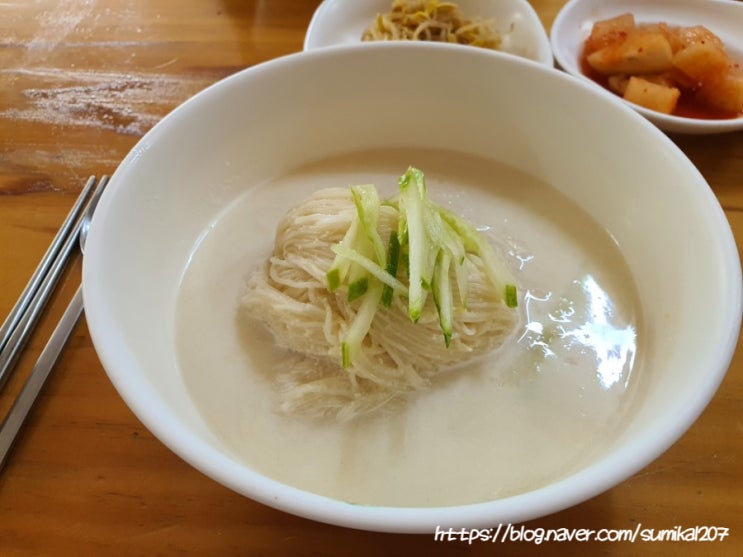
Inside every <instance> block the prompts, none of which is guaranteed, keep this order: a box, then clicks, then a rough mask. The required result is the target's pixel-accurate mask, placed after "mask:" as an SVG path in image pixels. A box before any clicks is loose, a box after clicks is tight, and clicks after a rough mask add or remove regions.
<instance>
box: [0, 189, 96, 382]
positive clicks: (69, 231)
mask: <svg viewBox="0 0 743 557" xmlns="http://www.w3.org/2000/svg"><path fill="white" fill-rule="evenodd" d="M107 181H108V178H107V177H104V178H102V179H101V180H100V181H98V180H96V179H95V177H91V178H90V179H89V180H88V182H87V184H86V186H85V188H84V191H83V193H84V195H83V194H81V196H80V197H79V198H78V201H77V202H76V203H75V206H74V207H73V209H72V211H70V217H68V218H69V221H70V222H69V224H68V221H67V220H65V222H64V224H63V226H62V229H60V232H59V233H58V234H57V237H55V239H54V241H53V242H52V247H53V248H54V249H52V247H50V249H49V251H48V252H47V255H48V256H49V258H50V260H49V261H48V262H43V263H44V264H43V265H42V264H40V265H39V267H38V268H37V271H36V272H35V273H34V276H33V277H32V279H31V281H30V282H29V285H28V286H27V287H26V290H24V292H23V294H22V295H21V299H19V301H18V302H17V303H16V306H15V307H14V309H13V312H11V313H14V314H13V315H11V316H9V318H8V319H6V323H9V324H10V325H11V326H9V330H8V333H7V339H6V340H4V344H3V345H2V347H1V348H0V389H2V388H3V386H4V385H5V383H6V382H7V380H8V377H9V375H10V371H11V369H12V368H13V365H14V363H15V361H16V359H17V357H18V356H19V355H20V352H21V350H22V349H23V347H24V346H25V343H26V341H27V340H28V338H29V336H30V335H31V332H32V331H33V329H34V327H35V325H36V322H37V321H38V318H39V316H40V315H41V312H42V311H43V309H44V307H45V306H46V303H47V301H48V300H49V298H50V297H51V294H52V293H53V292H54V288H55V286H56V284H57V281H58V280H59V277H60V276H61V275H62V272H63V271H64V268H65V266H66V264H67V261H68V259H69V256H70V254H71V252H72V250H73V249H74V247H75V244H76V242H77V240H78V236H79V235H80V228H81V226H82V223H83V220H84V217H85V211H86V210H87V207H88V206H89V204H90V203H91V202H92V201H93V200H94V198H95V199H97V195H96V193H97V192H99V191H102V188H103V187H105V185H106V182H107ZM91 190H94V191H93V193H92V194H91V193H90V191H91ZM98 195H100V194H98ZM78 205H79V207H78ZM47 255H45V256H44V259H47ZM37 273H39V276H38V277H37V276H36V275H37ZM16 308H19V309H18V311H17V313H15V312H16ZM4 336H5V333H4Z"/></svg>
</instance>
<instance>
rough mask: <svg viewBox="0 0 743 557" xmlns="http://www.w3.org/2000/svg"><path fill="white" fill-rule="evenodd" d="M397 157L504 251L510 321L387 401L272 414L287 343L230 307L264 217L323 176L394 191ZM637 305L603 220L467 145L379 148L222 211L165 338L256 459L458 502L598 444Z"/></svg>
mask: <svg viewBox="0 0 743 557" xmlns="http://www.w3.org/2000/svg"><path fill="white" fill-rule="evenodd" d="M411 164H412V165H414V166H417V167H419V168H420V169H421V170H423V172H424V173H425V174H426V177H427V184H428V190H429V194H430V196H431V197H432V198H433V199H434V200H435V201H437V202H439V203H441V204H444V205H446V206H448V207H450V208H451V209H452V210H454V211H456V212H457V213H458V214H460V215H462V216H464V217H466V218H467V219H469V220H470V221H471V222H473V223H474V224H476V225H477V226H478V227H479V228H481V229H482V230H484V231H485V233H486V234H487V235H488V237H489V238H490V239H491V240H492V241H493V243H494V245H495V246H496V248H497V249H498V250H499V251H500V252H501V253H502V254H503V255H504V257H505V258H506V259H507V262H508V264H509V265H510V267H511V268H512V270H513V273H514V275H515V276H516V277H517V279H518V281H519V283H520V284H519V286H520V299H519V303H520V307H519V311H520V312H521V313H522V321H521V324H520V325H519V328H518V330H517V331H516V332H515V333H514V336H513V338H512V339H511V341H509V342H508V343H507V344H506V346H505V347H504V348H502V349H501V350H498V351H496V352H495V353H493V354H490V355H488V356H487V357H485V358H481V359H478V360H477V361H474V362H470V363H468V364H467V365H465V366H463V367H461V368H457V369H456V370H453V371H451V372H448V373H444V374H442V375H439V376H437V377H436V378H435V380H434V381H433V383H432V384H431V386H430V388H428V389H426V390H423V391H420V392H418V393H416V394H415V395H413V396H410V397H409V398H408V399H407V402H406V404H405V405H402V406H401V407H397V406H396V407H394V410H390V411H388V412H381V413H380V414H379V415H375V416H369V417H365V418H361V419H359V420H357V421H354V422H351V423H346V424H337V423H332V422H331V423H328V422H324V421H316V420H311V419H307V418H304V417H301V416H290V415H285V414H280V413H278V412H276V411H275V407H276V405H277V394H276V393H275V391H274V386H275V385H274V382H273V381H272V373H275V370H280V369H281V366H282V365H283V364H282V362H285V359H286V354H284V353H282V351H281V350H278V349H276V348H275V345H274V342H273V339H272V338H271V336H270V335H269V334H268V333H267V332H266V331H265V330H264V329H263V328H262V326H261V325H260V323H259V322H258V321H256V320H253V319H250V318H246V316H244V315H242V314H241V313H240V311H239V305H240V298H241V297H242V294H243V292H244V285H245V282H246V280H247V277H248V276H249V275H250V273H251V272H252V271H253V270H254V269H255V268H256V267H257V266H259V265H262V264H263V262H264V261H265V260H266V258H267V257H268V256H269V255H270V253H271V251H272V248H273V237H274V231H275V227H276V223H277V222H278V220H279V218H280V217H281V216H282V215H283V214H284V213H285V212H286V211H287V210H288V209H289V208H290V207H291V206H293V205H294V204H296V203H298V202H299V201H301V200H302V199H303V198H305V197H306V196H308V195H309V194H311V193H312V192H314V191H315V190H318V189H321V188H324V187H329V186H350V185H353V184H360V183H373V184H375V185H377V187H378V188H379V189H380V191H381V192H382V193H385V194H392V193H394V191H395V190H396V187H397V177H398V176H399V175H400V174H402V173H403V172H404V171H405V169H406V168H407V166H408V165H411ZM639 319H640V310H639V307H638V300H637V295H636V292H635V287H634V283H633V280H632V277H631V275H630V273H629V270H628V269H627V267H626V265H625V263H624V260H623V258H622V256H621V253H620V251H619V249H618V248H617V246H616V245H615V243H614V241H613V240H612V238H611V236H610V235H609V234H608V233H607V232H606V231H605V230H604V229H603V228H602V227H601V226H600V225H599V224H598V223H596V222H595V221H593V220H592V219H591V218H590V217H589V216H588V215H587V214H586V213H585V212H583V211H582V210H580V209H579V208H578V207H577V205H576V204H574V203H573V202H572V201H570V200H568V199H567V198H565V197H564V196H562V195H561V194H559V193H558V192H556V191H555V190H553V189H551V188H550V187H549V186H548V185H546V184H544V183H541V182H538V181H536V180H535V179H533V178H532V177H530V176H528V175H525V174H523V173H520V172H517V171H515V170H513V169H511V168H509V167H507V166H505V165H503V164H499V163H494V162H492V161H486V160H482V159H475V158H471V157H469V156H463V155H459V154H455V153H449V152H445V153H444V152H433V151H405V150H402V151H401V150H396V151H391V150H390V151H386V150H385V151H374V152H363V153H355V154H352V155H344V156H340V157H337V158H333V159H328V160H323V161H320V162H317V163H313V164H311V165H308V166H305V167H302V168H299V169H297V170H295V171H293V172H291V173H289V174H287V175H285V176H281V177H279V178H278V179H276V180H274V181H271V182H270V183H266V184H261V185H257V186H255V187H251V188H249V189H247V190H246V192H245V193H244V194H243V195H242V196H241V197H240V198H239V199H237V200H236V201H235V202H234V203H233V204H231V205H230V206H229V207H228V208H227V209H226V210H225V211H224V212H223V213H222V214H220V215H219V217H218V218H217V219H216V220H215V221H214V222H213V223H212V224H211V226H210V227H209V228H208V230H206V231H205V232H204V234H203V236H202V238H201V240H200V242H199V243H198V245H197V246H195V248H194V252H193V254H192V257H191V259H190V262H189V265H188V267H187V269H186V270H185V272H184V276H183V281H182V285H181V289H180V292H179V297H178V304H177V313H176V328H177V330H176V343H177V346H176V350H177V355H178V361H179V365H180V368H181V370H182V374H183V378H184V381H185V383H186V386H187V388H188V389H189V392H190V393H191V396H192V398H193V400H194V403H195V404H196V406H197V408H199V410H200V411H201V413H202V415H203V418H204V420H205V422H206V423H207V425H208V426H209V427H210V429H211V430H212V431H213V434H214V435H215V436H216V437H217V438H218V439H219V440H220V441H221V442H222V443H224V445H225V446H226V447H227V448H228V449H229V450H230V451H231V452H232V453H233V454H234V456H235V457H236V458H238V459H240V460H242V461H244V462H245V463H247V464H248V465H249V466H251V467H252V468H254V469H255V470H257V471H258V472H261V473H263V474H265V475H267V476H269V477H272V478H274V479H276V480H279V481H282V482H285V483H287V484H289V485H292V486H296V487H298V488H302V489H305V490H308V491H311V492H315V493H318V494H321V495H326V496H329V497H333V498H337V499H340V500H344V501H349V502H353V503H357V504H366V505H387V506H438V505H457V504H466V503H474V502H482V501H487V500H492V499H496V498H501V497H505V496H509V495H513V494H517V493H521V492H524V491H529V490H532V489H535V488H538V487H541V486H543V485H545V484H548V483H550V482H553V481H554V480H556V479H559V478H561V477H564V476H566V475H568V474H570V473H571V472H572V471H574V470H576V469H577V468H579V467H581V466H583V465H584V464H585V463H586V462H588V461H590V459H591V458H593V457H594V456H596V455H598V454H601V452H602V451H603V450H604V448H605V447H606V446H607V445H608V444H609V443H610V441H611V440H612V439H613V438H614V437H615V436H616V435H618V434H619V432H620V431H621V429H622V427H623V425H624V424H625V423H626V422H627V420H629V419H630V416H631V411H632V407H633V405H634V399H635V398H636V393H637V392H638V386H637V383H638V381H639V380H640V377H638V374H636V373H633V369H634V368H635V367H636V366H637V360H638V357H637V353H638V344H640V345H641V344H642V343H641V342H640V341H641V340H642V339H641V334H640V333H641V323H640V322H639ZM421 349H422V350H425V347H421Z"/></svg>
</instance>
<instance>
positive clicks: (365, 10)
mask: <svg viewBox="0 0 743 557" xmlns="http://www.w3.org/2000/svg"><path fill="white" fill-rule="evenodd" d="M456 4H457V6H459V8H460V9H461V10H462V13H463V14H465V15H467V16H469V17H486V18H495V19H496V21H497V23H498V32H499V33H500V34H501V35H502V37H503V52H508V53H510V54H515V55H517V56H523V57H525V58H529V59H530V60H535V61H537V62H541V63H542V64H545V65H547V66H550V67H552V66H553V65H554V61H553V59H552V50H551V49H550V43H549V38H548V37H547V33H546V31H545V30H544V26H543V25H542V22H541V20H540V19H539V16H538V15H537V13H536V12H535V11H534V8H532V6H531V4H529V2H526V0H498V1H494V0H459V1H458V2H457V3H456ZM391 6H392V0H365V1H363V2H359V1H358V0H325V1H324V2H322V3H321V4H320V5H319V6H318V8H317V10H315V14H314V15H313V16H312V20H311V21H310V25H309V27H308V29H307V34H306V35H305V40H304V49H305V50H313V49H315V48H321V47H324V46H333V45H340V44H353V43H358V42H361V35H362V34H363V32H364V29H366V28H367V27H368V26H369V25H370V24H371V23H372V22H373V21H374V18H375V17H376V15H377V14H378V13H385V12H388V11H389V10H390V7H391Z"/></svg>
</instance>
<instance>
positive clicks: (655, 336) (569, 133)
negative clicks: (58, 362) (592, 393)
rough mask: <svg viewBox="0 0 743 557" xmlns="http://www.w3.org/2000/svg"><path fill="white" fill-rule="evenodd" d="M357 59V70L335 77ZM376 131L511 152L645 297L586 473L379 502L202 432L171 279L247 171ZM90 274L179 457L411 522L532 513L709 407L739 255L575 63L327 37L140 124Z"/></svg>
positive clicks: (372, 136)
mask: <svg viewBox="0 0 743 557" xmlns="http://www.w3.org/2000/svg"><path fill="white" fill-rule="evenodd" d="M413 69H414V70H413ZM351 71H353V73H354V75H356V76H358V77H357V78H355V79H353V80H350V79H348V78H347V75H348V72H351ZM412 72H414V74H413V73H412ZM442 75H446V76H447V78H446V79H445V80H442V79H441V76H442ZM462 83H467V84H469V85H468V86H467V87H463V86H462V85H461V84H462ZM421 91H425V94H421ZM544 91H549V92H550V94H549V95H548V96H546V97H545V95H544ZM413 106H414V107H415V110H410V107H413ZM426 114H436V115H437V116H436V118H425V117H423V118H422V117H421V116H420V115H426ZM380 115H384V117H380ZM587 115H590V117H589V116H587ZM391 123H394V125H391ZM331 124H332V125H331ZM442 129H444V130H448V131H447V133H440V131H441V130H442ZM400 130H408V131H406V132H404V133H401V132H400ZM409 130H414V132H411V131H409ZM379 147H384V148H390V147H393V148H394V147H401V148H402V147H417V148H426V149H440V150H444V151H452V152H460V153H466V154H471V155H476V156H479V157H483V158H486V159H491V160H495V161H501V162H506V163H507V164H509V165H510V166H512V167H514V168H516V169H518V170H521V171H524V172H527V173H528V174H530V175H532V176H534V177H536V178H537V179H540V180H543V181H545V182H547V183H549V184H550V185H551V186H552V187H554V188H555V189H557V190H558V191H560V192H562V193H564V194H565V195H566V196H568V197H569V198H570V199H572V200H574V201H575V202H576V203H577V204H578V205H579V206H580V207H581V208H583V209H584V210H585V211H587V212H588V213H589V214H590V215H592V216H593V217H594V219H595V220H596V221H597V222H599V223H601V224H602V225H603V226H604V227H605V228H606V229H607V230H608V231H609V233H610V234H611V236H612V237H613V238H614V240H615V241H616V244H617V246H618V247H619V249H620V251H621V252H622V253H623V255H624V257H625V259H626V262H627V264H628V266H629V268H630V270H631V272H632V275H633V277H634V280H635V282H636V285H637V289H638V292H639V296H640V304H641V307H642V312H643V315H642V318H643V321H644V328H645V331H646V334H647V339H646V347H647V350H646V351H645V353H644V354H642V359H643V362H642V366H641V368H640V372H641V373H643V374H647V379H646V380H645V387H644V388H645V392H644V393H643V395H642V399H641V403H640V405H639V406H638V408H637V409H636V412H635V414H634V416H633V420H632V421H631V423H629V424H628V426H627V427H626V429H625V430H624V431H623V433H622V434H621V435H620V436H619V438H617V439H616V440H615V442H614V443H613V445H612V446H611V448H610V449H609V450H608V451H607V452H606V453H605V454H604V455H602V456H601V457H600V458H599V459H598V460H596V461H595V462H593V463H592V464H590V465H589V466H588V467H587V468H585V469H584V470H581V471H579V472H577V473H576V474H574V475H572V476H570V477H568V478H566V479H565V480H562V481H560V482H558V483H556V484H553V485H549V486H547V487H545V488H542V489H539V490H537V491H535V492H531V493H527V494H524V495H520V496H515V497H511V498H507V499H503V500H497V501H493V502H490V503H483V504H478V505H469V506H464V507H450V508H438V509H436V508H434V509H404V508H403V509H380V508H372V507H363V506H353V505H348V504H344V503H341V502H338V501H333V500H329V499H326V498H323V497H320V496H315V495H311V494H308V493H303V492H300V491H298V490H296V489H293V488H289V487H287V486H284V485H281V484H279V483H277V482H274V481H272V480H270V479H267V478H265V477H263V476H261V475H260V474H257V473H255V472H253V471H251V470H249V469H246V467H245V466H243V465H241V464H240V463H239V462H238V460H237V459H236V458H235V457H234V455H232V454H231V453H230V452H229V451H228V450H226V449H225V447H224V446H223V444H222V443H221V442H220V441H219V440H218V439H217V438H216V437H215V436H214V435H213V434H212V433H211V432H210V430H209V428H208V427H207V425H206V424H205V422H204V420H203V418H202V416H201V415H200V414H199V412H198V410H197V409H196V408H195V406H194V404H193V402H192V401H191V398H190V396H189V394H188V392H187V389H186V388H185V386H184V382H183V379H182V377H181V374H180V370H179V366H178V362H177V360H176V357H175V350H174V342H175V341H174V336H175V332H174V313H175V305H176V297H177V286H178V284H179V283H180V281H181V278H182V276H183V273H184V269H185V268H186V266H187V264H188V261H189V258H190V257H191V254H192V253H193V250H194V247H195V245H197V243H198V242H199V241H200V239H201V238H202V236H203V234H204V233H205V231H206V230H208V228H209V226H210V224H211V223H213V222H214V221H215V219H216V218H217V216H218V215H219V214H220V213H221V212H222V211H224V210H225V208H226V207H228V206H229V205H230V203H232V202H233V201H234V200H235V199H236V198H238V197H239V196H240V195H241V193H242V192H244V190H245V188H246V187H251V186H253V185H256V184H262V183H265V182H267V181H269V180H270V179H272V178H274V177H276V176H280V175H282V174H284V173H286V172H287V171H288V170H290V169H292V168H294V167H296V166H297V165H299V164H302V163H304V162H309V161H312V160H316V159H319V158H324V157H328V156H331V155H334V154H340V153H344V152H354V151H362V150H366V149H371V148H379ZM268 233H270V234H273V232H272V231H271V232H268ZM83 278H84V295H85V306H86V315H87V319H88V323H89V327H90V331H91V335H92V338H93V340H94V343H95V347H96V350H97V351H98V354H99V356H100V358H101V361H102V363H103V365H104V367H105V369H106V371H107V373H108V374H109V376H110V377H111V380H112V381H113V383H114V385H115V386H116V388H117V389H118V390H119V392H120V393H121V395H122V397H123V398H124V399H125V401H126V402H127V404H128V405H129V406H130V407H131V408H132V410H133V411H134V412H135V413H136V414H137V416H138V417H139V418H140V419H141V420H142V421H143V423H145V425H146V426H147V427H148V428H150V429H151V430H152V431H153V432H154V433H155V434H156V435H157V436H158V437H159V438H160V439H161V440H162V441H163V442H164V443H166V444H167V445H168V446H170V447H171V448H172V449H173V450H174V451H175V452H176V453H177V454H179V455H180V456H181V457H183V458H184V459H186V460H187V461H189V462H190V463H192V464H193V465H194V466H196V467H197V468H199V469H201V470H202V471H204V472H205V473H206V474H208V475H210V476H211V477H213V478H214V479H216V480H218V481H220V482H222V483H224V484H226V485H228V486H230V487H231V488H233V489H235V490H236V491H238V492H240V493H243V494H246V495H248V496H250V497H253V498H255V499H257V500H259V501H261V502H264V503H266V504H270V505H273V506H276V507H278V508H282V509H285V510H289V511H291V512H294V513H298V514H301V515H304V516H309V517H312V518H315V519H319V520H324V521H328V522H332V523H336V524H343V525H348V526H353V527H360V528H369V529H375V530H387V531H404V532H423V531H430V530H432V529H434V528H435V526H436V525H437V524H447V525H452V526H453V525H457V524H466V525H469V526H475V525H478V524H481V525H492V524H493V523H494V522H498V521H500V522H518V521H522V520H526V519H529V518H533V517H536V516H540V515H543V514H546V513H549V512H553V511H556V510H559V509H561V508H564V507H566V506H569V505H572V504H574V503H577V502H579V501H582V500H584V499H586V498H588V497H591V496H593V495H595V494H597V493H599V492H601V491H603V490H604V489H607V488H608V487H611V486H612V485H614V484H616V483H617V482H619V481H621V480H622V479H624V478H625V477H627V476H628V475H630V474H632V473H634V472H635V471H637V470H638V469H639V468H641V467H642V466H644V465H645V464H647V463H648V462H650V461H651V460H652V459H653V458H655V457H656V456H657V455H658V454H660V453H661V452H662V451H663V450H665V449H666V448H667V447H668V446H669V445H670V444H671V443H673V442H674V441H675V440H676V439H677V438H678V437H679V436H680V435H681V434H682V433H683V431H685V429H686V428H687V427H688V426H689V425H690V424H691V423H692V422H693V420H694V419H696V417H697V416H698V415H699V413H700V412H701V411H702V410H703V408H704V406H705V405H706V404H707V402H708V401H709V399H710V398H711V396H712V395H713V393H714V391H715V390H716V388H717V386H718V384H719V382H720V380H721V379H722V377H723V375H724V373H725V371H726V369H727V365H728V363H729V359H730V357H731V355H732V351H733V349H734V346H735V341H736V339H737V333H738V328H739V326H740V316H741V311H740V304H741V301H740V300H741V296H740V287H741V278H740V267H739V265H738V257H737V254H736V248H735V244H734V241H733V239H732V235H731V233H730V229H729V227H728V225H727V222H726V220H725V217H724V214H723V212H722V211H721V209H720V207H719V205H718V203H717V201H716V199H715V198H714V196H713V195H712V193H711V191H710V190H709V188H708V186H707V185H706V183H705V182H704V180H703V179H702V177H701V176H700V175H699V173H698V172H697V171H696V169H695V168H694V167H693V166H692V165H691V163H690V162H689V161H688V160H687V159H686V158H685V157H684V156H683V155H682V154H681V152H680V151H679V150H678V149H677V148H676V147H675V146H674V145H673V144H672V143H671V142H670V141H669V140H668V139H667V138H666V137H665V136H664V135H662V134H661V133H660V132H658V131H657V130H656V129H655V128H654V127H653V126H651V125H650V124H648V123H647V122H646V121H645V120H644V119H642V118H641V117H639V116H638V115H637V114H635V113H634V112H633V111H631V110H629V109H628V108H626V107H625V106H624V105H622V104H621V103H619V102H613V101H612V100H610V99H608V98H607V96H606V95H603V94H601V93H600V92H597V91H596V90H595V89H594V88H592V87H590V86H587V85H585V84H583V83H582V82H579V81H578V80H574V79H573V78H571V77H569V76H566V75H564V74H560V73H558V72H554V71H551V70H547V69H545V68H543V67H542V66H540V65H539V64H536V63H532V62H529V61H524V60H520V59H517V58H515V57H511V56H507V55H500V54H498V53H489V52H480V51H479V50H477V49H461V48H456V47H448V46H446V45H426V46H421V45H399V44H380V45H376V46H374V47H371V48H369V47H368V46H364V47H358V46H352V47H340V48H329V49H322V50H318V51H313V52H309V53H303V54H299V55H293V56H290V57H286V58H283V59H279V60H276V61H273V62H270V63H267V64H264V65H261V66H257V67H254V68H252V69H249V70H246V71H244V72H242V73H239V74H237V75H235V76H233V77H231V78H228V79H227V80H225V81H223V82H221V83H219V84H217V85H215V86H213V87H211V88H209V89H207V90H206V91H204V92H203V93H201V94H199V95H197V96H196V97H194V98H193V99H191V100H190V101H189V102H187V103H186V104H184V105H183V106H181V107H179V108H178V109H176V110H175V111H174V112H173V113H172V114H171V115H169V116H168V117H167V118H165V119H164V120H163V121H162V122H161V123H160V124H158V125H157V126H156V127H155V128H154V129H153V130H152V131H151V132H150V133H149V134H147V136H146V137H145V138H143V140H142V141H141V142H140V144H139V145H138V146H137V147H136V148H135V149H134V150H133V151H132V153H131V154H130V155H129V156H128V157H127V158H126V160H125V161H124V162H123V163H122V164H121V166H120V167H119V169H118V170H117V171H116V173H115V174H114V176H113V177H112V180H111V184H110V186H109V188H108V189H107V191H106V192H105V195H104V196H103V198H102V200H101V202H100V205H99V208H98V210H97V212H96V215H95V218H94V220H93V223H92V226H91V229H90V234H89V238H88V244H87V250H86V256H85V263H84V276H83Z"/></svg>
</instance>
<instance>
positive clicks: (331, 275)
mask: <svg viewBox="0 0 743 557" xmlns="http://www.w3.org/2000/svg"><path fill="white" fill-rule="evenodd" d="M358 229H359V221H358V220H356V219H354V220H352V221H351V225H350V226H349V227H348V230H347V231H346V233H345V234H344V235H343V239H342V240H341V241H340V244H339V245H340V246H344V247H346V248H349V249H350V248H351V246H353V244H354V243H355V242H356V234H357V232H358ZM350 267H351V261H349V260H348V259H347V258H344V257H340V256H338V255H336V257H335V259H334V260H333V264H332V265H331V266H330V270H329V271H328V272H327V273H326V275H325V276H326V281H327V283H328V290H329V291H330V292H335V291H336V290H338V288H339V287H340V285H341V284H343V283H344V282H345V280H346V276H347V275H348V271H349V269H350Z"/></svg>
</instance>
